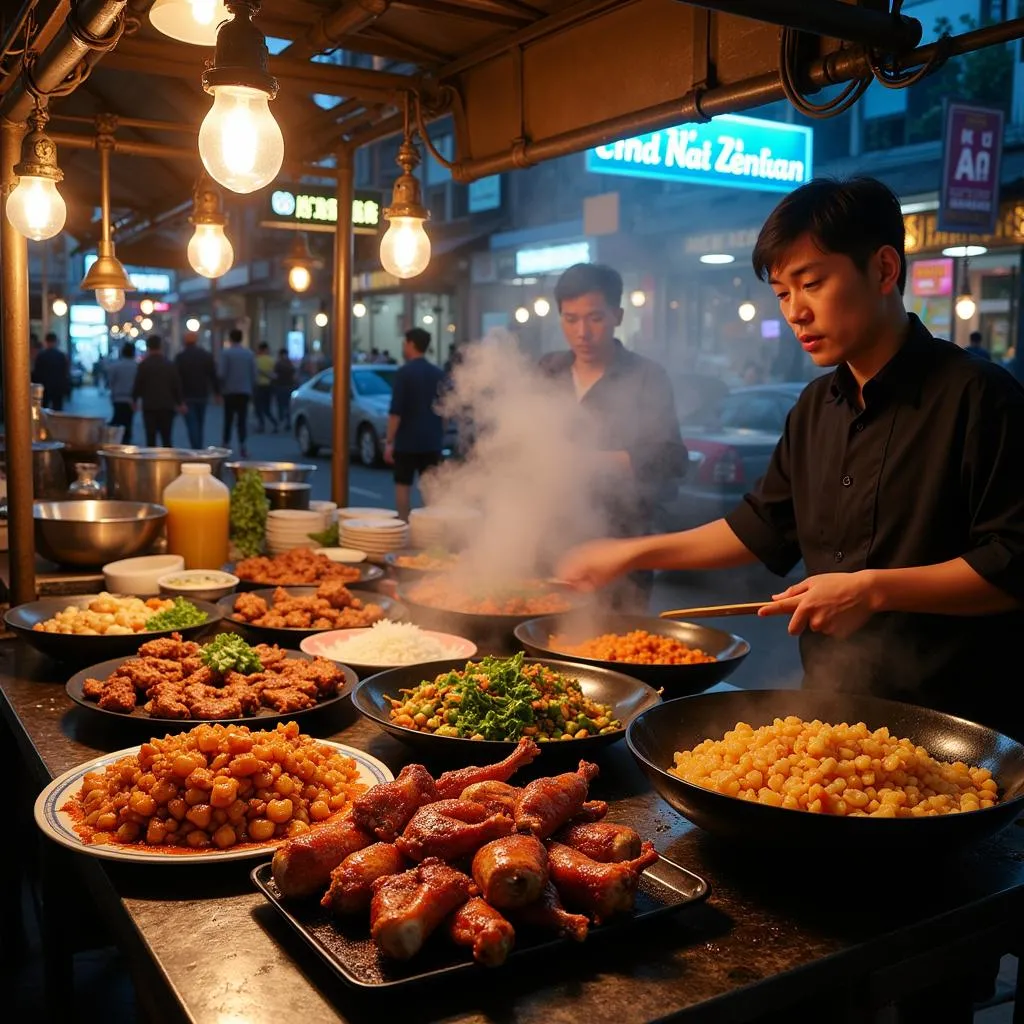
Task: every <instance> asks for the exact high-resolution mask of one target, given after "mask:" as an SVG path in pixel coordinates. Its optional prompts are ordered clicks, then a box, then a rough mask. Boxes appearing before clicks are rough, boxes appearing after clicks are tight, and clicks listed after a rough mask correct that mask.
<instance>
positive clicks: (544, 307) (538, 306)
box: [533, 299, 551, 316]
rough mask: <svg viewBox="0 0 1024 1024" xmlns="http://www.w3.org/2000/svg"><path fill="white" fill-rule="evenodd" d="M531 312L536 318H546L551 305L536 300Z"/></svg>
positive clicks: (546, 301)
mask: <svg viewBox="0 0 1024 1024" xmlns="http://www.w3.org/2000/svg"><path fill="white" fill-rule="evenodd" d="M533 311H534V313H536V314H537V316H547V315H548V313H550V312H551V303H550V302H548V300H547V299H537V301H536V302H534V304H533Z"/></svg>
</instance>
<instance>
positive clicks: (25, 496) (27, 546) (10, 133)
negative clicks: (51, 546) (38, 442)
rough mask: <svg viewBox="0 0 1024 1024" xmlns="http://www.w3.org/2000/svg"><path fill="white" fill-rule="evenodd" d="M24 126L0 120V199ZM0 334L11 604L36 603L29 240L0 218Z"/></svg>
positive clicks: (11, 182) (7, 188)
mask: <svg viewBox="0 0 1024 1024" xmlns="http://www.w3.org/2000/svg"><path fill="white" fill-rule="evenodd" d="M24 134H25V125H24V124H19V123H18V122H13V121H6V120H0V199H2V200H3V202H4V203H6V201H7V196H9V195H10V193H11V191H12V189H13V188H14V186H15V185H16V184H17V179H16V177H15V175H14V165H15V164H16V163H17V162H18V160H19V159H20V158H21V139H22V136H23V135H24ZM0 256H2V258H0V290H2V296H3V301H2V302H0V311H2V319H0V331H2V333H3V367H4V421H5V431H6V451H7V466H6V471H7V522H8V527H9V529H10V556H9V558H10V569H11V586H10V589H11V604H12V605H16V604H24V603H25V602H27V601H34V600H35V596H36V565H35V558H36V556H35V541H34V536H33V534H34V529H35V528H34V526H33V523H32V486H33V485H32V412H31V407H30V401H29V379H30V377H31V368H30V366H29V354H28V334H29V331H28V319H29V303H28V240H27V239H26V238H25V237H24V236H22V235H21V234H19V233H18V232H17V231H16V230H15V229H14V226H13V225H12V224H11V222H10V221H9V220H8V219H7V217H6V216H4V215H3V214H0Z"/></svg>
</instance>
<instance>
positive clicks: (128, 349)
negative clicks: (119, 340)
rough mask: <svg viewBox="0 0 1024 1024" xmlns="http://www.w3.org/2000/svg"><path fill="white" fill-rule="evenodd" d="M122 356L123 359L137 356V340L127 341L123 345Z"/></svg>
mask: <svg viewBox="0 0 1024 1024" xmlns="http://www.w3.org/2000/svg"><path fill="white" fill-rule="evenodd" d="M121 358H122V359H134V358H135V342H134V341H126V342H125V343H124V344H123V345H122V346H121Z"/></svg>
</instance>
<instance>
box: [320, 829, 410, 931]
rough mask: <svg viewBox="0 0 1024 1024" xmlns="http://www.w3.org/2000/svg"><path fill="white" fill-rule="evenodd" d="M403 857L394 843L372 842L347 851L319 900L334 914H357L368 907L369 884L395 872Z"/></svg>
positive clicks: (402, 867) (371, 891)
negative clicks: (350, 851) (349, 851)
mask: <svg viewBox="0 0 1024 1024" xmlns="http://www.w3.org/2000/svg"><path fill="white" fill-rule="evenodd" d="M405 866H406V860H405V858H404V857H403V856H402V854H401V852H400V851H399V849H398V847H397V846H395V845H394V843H374V844H373V845H372V846H367V847H364V848H363V849H362V850H356V852H355V853H350V854H349V855H348V856H347V857H346V858H345V859H344V860H343V861H342V862H341V863H340V864H339V865H338V866H337V867H336V868H335V869H334V870H333V871H332V872H331V887H330V888H329V889H328V890H327V893H326V895H325V896H324V898H323V899H322V900H321V901H320V905H321V906H323V907H326V908H327V909H328V910H330V911H331V912H332V913H335V914H358V913H361V912H363V911H365V910H367V909H369V906H370V899H371V898H372V896H373V883H374V882H376V881H377V879H378V878H383V877H384V876H385V875H397V874H398V873H399V872H400V871H402V870H403V869H404V868H405Z"/></svg>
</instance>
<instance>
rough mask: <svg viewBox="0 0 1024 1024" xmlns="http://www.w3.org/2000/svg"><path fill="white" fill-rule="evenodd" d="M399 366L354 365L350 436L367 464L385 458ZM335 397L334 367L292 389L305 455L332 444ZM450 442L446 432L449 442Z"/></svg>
mask: <svg viewBox="0 0 1024 1024" xmlns="http://www.w3.org/2000/svg"><path fill="white" fill-rule="evenodd" d="M397 370H398V367H397V366H388V365H386V364H370V365H366V364H364V365H361V366H353V367H352V373H351V380H350V400H351V403H352V404H351V410H350V413H349V421H348V437H349V445H350V446H351V451H352V454H353V455H355V456H356V458H357V459H358V460H359V462H361V463H362V464H363V465H364V466H375V465H377V464H378V463H379V462H380V461H381V459H382V458H383V455H384V439H385V437H386V436H387V430H388V410H389V409H390V407H391V388H392V383H393V381H394V377H395V373H396V372H397ZM333 400H334V368H333V367H328V368H327V369H326V370H321V371H320V373H318V374H316V376H314V377H310V379H309V380H307V381H306V382H305V383H304V384H301V385H299V387H298V388H296V389H295V390H294V391H293V392H292V423H293V424H294V426H295V439H296V440H297V441H298V442H299V449H300V451H301V452H302V454H303V455H316V453H317V452H318V451H319V450H320V449H321V448H330V447H331V446H332V440H333V438H332V425H333V424H332V415H333V413H332V403H333ZM450 443H451V439H450V437H448V436H447V435H446V438H445V444H446V446H450Z"/></svg>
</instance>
